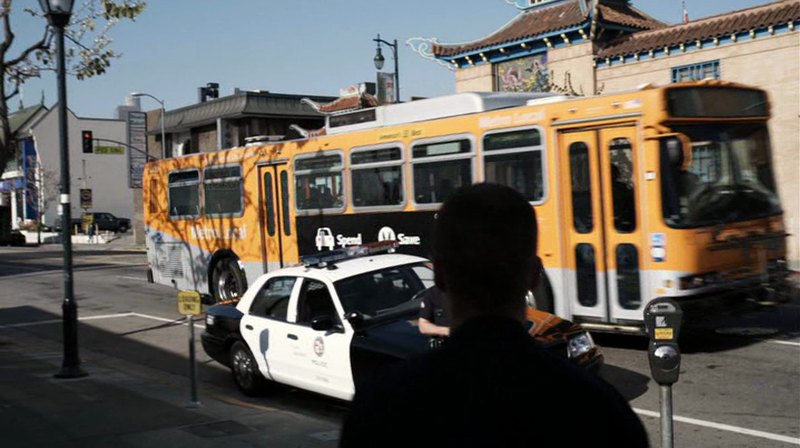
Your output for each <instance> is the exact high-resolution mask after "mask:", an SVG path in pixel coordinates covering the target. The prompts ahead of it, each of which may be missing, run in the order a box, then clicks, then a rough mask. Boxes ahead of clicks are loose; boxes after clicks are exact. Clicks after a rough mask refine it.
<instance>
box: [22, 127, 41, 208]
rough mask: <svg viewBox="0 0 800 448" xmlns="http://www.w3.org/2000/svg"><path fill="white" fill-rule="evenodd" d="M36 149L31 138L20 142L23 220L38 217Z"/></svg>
mask: <svg viewBox="0 0 800 448" xmlns="http://www.w3.org/2000/svg"><path fill="white" fill-rule="evenodd" d="M37 165H38V163H37V161H36V147H35V146H34V144H33V139H32V138H26V139H24V140H22V172H23V173H24V174H23V176H24V178H23V180H24V188H25V219H34V220H35V219H36V218H38V216H39V189H38V188H36V168H37Z"/></svg>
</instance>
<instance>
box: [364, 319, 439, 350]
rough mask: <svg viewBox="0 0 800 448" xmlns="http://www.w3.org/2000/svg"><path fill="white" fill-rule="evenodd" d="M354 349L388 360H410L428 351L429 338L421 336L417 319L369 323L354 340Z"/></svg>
mask: <svg viewBox="0 0 800 448" xmlns="http://www.w3.org/2000/svg"><path fill="white" fill-rule="evenodd" d="M352 348H353V350H356V351H365V352H370V353H372V354H375V355H378V356H382V357H387V358H394V359H398V360H400V359H408V358H410V357H412V356H414V355H417V354H420V353H424V352H425V351H426V350H427V348H428V338H427V337H425V336H424V335H422V334H420V332H419V328H417V325H416V319H414V320H407V319H395V320H384V321H380V322H374V323H370V322H369V321H367V325H365V326H364V328H362V329H361V330H359V331H358V332H357V333H356V336H355V337H354V338H353V342H352Z"/></svg>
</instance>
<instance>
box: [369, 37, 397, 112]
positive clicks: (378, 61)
mask: <svg viewBox="0 0 800 448" xmlns="http://www.w3.org/2000/svg"><path fill="white" fill-rule="evenodd" d="M372 40H373V41H374V42H377V44H378V48H377V49H376V50H375V57H374V58H373V59H372V60H373V62H375V68H376V69H378V70H380V69H382V68H383V62H384V61H385V59H384V57H383V53H381V44H385V45H386V46H388V47H390V48H391V49H392V56H394V101H395V102H396V103H399V102H400V70H399V69H398V64H399V62H398V60H397V39H395V40H394V41H392V42H388V41H385V40H383V39H381V35H380V34H378V37H377V38H375V39H372Z"/></svg>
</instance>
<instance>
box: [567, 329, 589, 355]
mask: <svg viewBox="0 0 800 448" xmlns="http://www.w3.org/2000/svg"><path fill="white" fill-rule="evenodd" d="M593 348H594V340H593V339H592V335H590V334H589V332H588V331H584V332H582V333H578V334H575V335H572V336H570V338H569V342H568V343H567V355H569V357H570V358H577V357H579V356H581V355H583V354H584V353H588V352H589V351H591V350H592V349H593Z"/></svg>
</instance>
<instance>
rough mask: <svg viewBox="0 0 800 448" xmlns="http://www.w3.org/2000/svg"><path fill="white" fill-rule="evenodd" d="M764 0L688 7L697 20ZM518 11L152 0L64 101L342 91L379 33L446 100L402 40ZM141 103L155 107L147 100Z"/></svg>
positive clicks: (48, 80)
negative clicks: (205, 92)
mask: <svg viewBox="0 0 800 448" xmlns="http://www.w3.org/2000/svg"><path fill="white" fill-rule="evenodd" d="M75 1H76V5H77V4H80V3H81V2H82V1H86V0H75ZM768 2H769V0H727V1H726V0H686V1H685V3H686V9H687V11H688V14H689V18H690V19H698V18H702V17H708V16H711V15H716V14H721V13H725V12H728V11H732V10H736V9H743V8H749V7H752V6H756V5H760V4H764V3H768ZM632 4H633V6H635V7H636V8H638V9H640V10H642V11H644V12H645V13H647V14H649V15H651V16H653V17H655V18H657V19H659V20H661V21H663V22H666V23H670V24H672V23H678V22H680V21H681V18H682V7H681V1H680V0H633V1H632ZM25 7H27V8H36V9H38V1H36V0H16V1H15V2H14V9H13V12H12V21H11V22H12V29H13V31H14V33H15V35H16V40H15V44H14V45H13V46H12V48H11V52H10V53H9V54H10V56H11V57H15V56H16V52H18V51H19V50H20V49H22V48H24V46H27V45H28V44H29V43H32V42H34V41H35V40H36V39H38V38H39V37H40V36H41V33H43V30H44V21H43V20H40V19H34V18H31V17H29V16H28V15H27V14H25V13H24V12H22V9H23V8H25ZM518 13H519V10H517V9H516V8H515V7H514V6H512V5H510V4H508V3H506V1H505V0H460V1H453V0H449V1H445V0H402V1H398V0H393V1H386V0H372V1H368V0H148V1H147V8H146V10H145V11H144V12H143V13H142V14H141V15H140V16H139V17H138V18H137V19H136V21H135V22H130V21H124V22H120V23H119V24H118V25H117V26H116V27H114V28H113V29H112V30H111V33H110V35H111V37H112V38H113V39H114V43H113V46H112V48H113V49H114V50H115V52H118V53H121V54H122V57H121V58H119V59H117V60H114V61H113V63H112V66H111V67H110V68H109V69H108V71H107V72H106V73H105V74H104V75H102V76H98V77H92V78H88V79H85V80H82V81H78V80H77V79H74V78H70V79H68V81H67V92H68V93H67V103H68V105H69V107H70V109H72V111H73V112H75V113H76V114H77V115H79V116H82V117H92V118H112V117H113V114H114V109H115V108H116V106H118V105H120V104H123V103H124V100H125V97H126V96H127V95H129V94H130V93H131V92H145V93H149V94H151V95H153V96H156V97H158V98H160V99H161V100H163V101H164V103H165V106H166V108H167V110H172V109H176V108H179V107H183V106H188V105H190V104H193V103H195V102H197V88H198V87H201V86H205V85H206V83H209V82H216V83H219V85H220V96H225V95H230V94H232V93H233V89H234V88H240V89H244V90H258V89H261V90H268V91H271V92H277V93H292V94H304V95H328V96H337V95H338V93H339V89H340V88H344V87H347V86H350V85H353V84H358V83H359V82H364V81H372V82H374V81H375V76H376V75H375V72H376V70H375V67H374V65H373V61H372V59H373V57H374V56H375V46H376V44H375V42H373V39H374V38H375V37H376V35H377V34H378V33H380V35H381V38H382V39H384V40H387V41H392V40H394V39H397V41H398V47H399V49H398V52H399V56H398V59H399V73H400V76H399V78H400V96H401V99H403V100H407V99H409V98H410V97H411V96H421V97H430V96H440V95H447V94H451V93H454V91H455V75H454V73H453V72H452V71H450V70H448V69H447V68H445V67H442V66H441V65H439V64H437V63H436V62H434V61H430V60H426V59H424V58H422V57H420V56H419V55H417V54H416V53H414V52H413V51H412V50H411V49H410V47H408V46H406V45H405V41H406V40H407V39H409V38H413V37H436V38H438V39H439V42H440V43H459V42H468V41H473V40H477V39H480V38H482V37H484V36H486V35H489V34H491V33H492V32H494V31H496V30H497V29H498V28H500V27H502V26H503V25H505V24H506V23H507V22H508V21H510V20H511V19H513V18H514V17H515V16H516V15H517V14H518ZM15 50H16V52H15ZM383 54H384V57H385V58H386V63H385V65H384V69H383V70H384V71H393V67H394V66H393V65H392V64H393V61H392V57H391V51H390V50H389V49H387V48H384V50H383ZM42 93H44V97H45V105H47V106H48V107H49V106H51V105H52V104H53V103H55V101H56V78H55V75H54V74H53V73H52V72H43V73H42V76H41V78H36V79H31V80H29V81H28V82H26V83H25V84H24V86H23V101H24V105H26V106H29V105H32V104H36V103H38V102H39V101H40V100H41V97H42ZM18 105H19V98H14V99H13V100H12V101H11V102H10V103H9V109H10V110H11V111H12V112H13V111H15V110H17V108H18ZM142 107H143V109H145V110H150V109H157V108H159V107H160V106H159V105H158V103H156V102H155V101H153V100H151V99H148V98H142Z"/></svg>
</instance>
